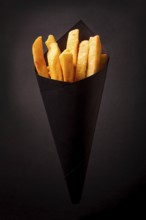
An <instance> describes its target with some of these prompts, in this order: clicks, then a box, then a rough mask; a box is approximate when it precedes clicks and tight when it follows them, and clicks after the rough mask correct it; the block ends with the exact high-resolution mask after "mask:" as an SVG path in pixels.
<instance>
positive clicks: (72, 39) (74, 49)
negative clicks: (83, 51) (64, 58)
mask: <svg viewBox="0 0 146 220" xmlns="http://www.w3.org/2000/svg"><path fill="white" fill-rule="evenodd" d="M78 45H79V29H74V30H72V31H70V32H69V33H68V38H67V44H66V49H69V50H70V52H71V53H72V54H73V64H74V66H76V62H77V53H78Z"/></svg>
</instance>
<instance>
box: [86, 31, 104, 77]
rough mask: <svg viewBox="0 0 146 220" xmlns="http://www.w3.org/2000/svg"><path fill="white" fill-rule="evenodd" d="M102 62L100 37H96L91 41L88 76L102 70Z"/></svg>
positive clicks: (91, 38)
mask: <svg viewBox="0 0 146 220" xmlns="http://www.w3.org/2000/svg"><path fill="white" fill-rule="evenodd" d="M100 60H101V42H100V37H99V35H96V36H94V37H90V39H89V54H88V69H87V76H91V75H93V74H94V73H97V72H98V71H99V70H100Z"/></svg>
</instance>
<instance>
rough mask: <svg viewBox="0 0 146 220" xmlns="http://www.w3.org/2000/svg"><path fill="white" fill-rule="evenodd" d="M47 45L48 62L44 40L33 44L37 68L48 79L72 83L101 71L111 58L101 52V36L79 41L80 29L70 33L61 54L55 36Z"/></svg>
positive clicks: (49, 38)
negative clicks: (44, 49) (44, 51)
mask: <svg viewBox="0 0 146 220" xmlns="http://www.w3.org/2000/svg"><path fill="white" fill-rule="evenodd" d="M45 45H46V47H47V50H48V51H47V57H46V58H47V59H46V60H45V58H44V53H43V44H42V37H41V36H40V37H38V38H37V39H36V40H35V41H34V43H33V45H32V54H33V60H34V65H35V68H36V70H37V73H38V74H39V75H40V76H43V77H45V78H51V79H53V80H59V81H65V82H70V83H72V82H75V81H79V80H82V79H85V78H86V77H89V76H91V75H93V74H95V73H98V72H100V71H101V70H102V69H103V68H105V66H106V65H107V62H108V55H107V54H105V53H102V44H101V41H100V36H99V35H95V36H92V37H90V38H89V39H87V40H83V41H81V42H80V41H79V29H74V30H71V31H69V33H68V37H67V41H66V48H65V49H64V51H60V48H59V46H58V43H57V41H56V39H55V37H54V35H49V36H48V38H47V40H46V41H45Z"/></svg>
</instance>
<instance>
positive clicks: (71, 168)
mask: <svg viewBox="0 0 146 220" xmlns="http://www.w3.org/2000/svg"><path fill="white" fill-rule="evenodd" d="M73 28H79V29H80V34H81V35H80V40H82V39H88V38H89V37H90V36H93V33H92V32H91V31H90V30H89V29H88V27H87V26H86V25H85V24H84V23H83V22H82V21H80V22H78V23H77V24H76V25H75V26H74V27H72V28H71V29H73ZM66 39H67V34H65V35H64V36H63V37H62V38H61V39H60V40H59V41H58V43H59V47H60V48H61V50H63V49H64V48H65V46H66ZM106 69H107V68H105V69H104V70H103V71H101V72H100V73H97V74H94V75H92V76H90V77H88V78H86V79H83V80H81V81H78V82H74V83H66V82H61V81H56V80H50V79H46V78H43V77H40V76H39V75H37V74H36V76H37V80H38V84H39V87H40V91H41V95H42V98H43V102H44V105H45V109H46V113H47V116H48V120H49V123H50V127H51V130H52V134H53V137H54V141H55V144H56V148H57V152H58V156H59V158H60V162H61V165H62V169H63V173H64V177H65V180H66V183H67V186H68V190H69V193H70V197H71V200H72V203H78V202H79V201H80V198H81V195H82V189H83V184H84V179H85V175H86V170H87V166H88V159H89V155H90V151H91V146H92V141H93V136H94V130H95V126H96V121H97V115H98V111H99V106H100V101H101V96H102V91H103V87H104V81H105V76H106Z"/></svg>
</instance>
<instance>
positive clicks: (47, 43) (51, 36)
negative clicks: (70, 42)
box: [45, 34, 56, 50]
mask: <svg viewBox="0 0 146 220" xmlns="http://www.w3.org/2000/svg"><path fill="white" fill-rule="evenodd" d="M51 43H56V40H55V37H54V36H53V35H52V34H50V35H49V36H48V39H47V40H46V42H45V44H46V46H47V48H48V50H49V49H50V44H51Z"/></svg>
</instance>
